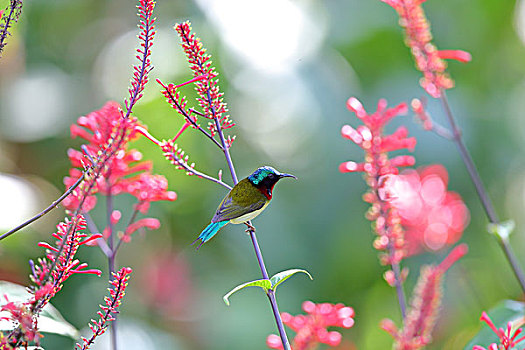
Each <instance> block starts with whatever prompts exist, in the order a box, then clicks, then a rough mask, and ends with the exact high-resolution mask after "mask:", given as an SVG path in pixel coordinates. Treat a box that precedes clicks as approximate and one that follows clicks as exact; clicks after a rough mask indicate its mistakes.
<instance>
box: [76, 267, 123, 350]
mask: <svg viewBox="0 0 525 350" xmlns="http://www.w3.org/2000/svg"><path fill="white" fill-rule="evenodd" d="M131 272H133V270H132V269H131V268H129V267H123V268H121V269H120V270H119V271H118V272H117V273H113V280H112V281H110V285H111V287H110V288H108V290H109V297H104V302H105V303H106V305H105V306H104V305H100V308H101V310H102V311H98V312H97V314H98V316H99V317H100V318H99V319H98V320H97V321H94V320H92V322H93V323H92V324H91V323H90V324H89V328H90V329H91V331H92V332H93V334H92V335H91V338H89V339H87V338H85V337H82V341H83V343H82V345H80V344H78V343H77V346H76V347H75V349H81V350H87V349H89V347H90V346H91V345H92V344H93V342H94V341H95V338H96V337H98V336H100V335H102V334H104V332H105V331H106V329H107V328H108V326H109V323H110V322H112V321H114V320H115V316H114V315H116V314H118V313H119V311H118V308H119V306H120V304H121V303H122V298H124V295H125V294H126V293H125V291H126V287H127V286H128V280H129V277H130V274H131Z"/></svg>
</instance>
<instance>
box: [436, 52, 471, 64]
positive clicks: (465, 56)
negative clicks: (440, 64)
mask: <svg viewBox="0 0 525 350" xmlns="http://www.w3.org/2000/svg"><path fill="white" fill-rule="evenodd" d="M438 56H439V58H441V59H444V60H456V61H459V62H462V63H468V62H470V61H472V55H471V54H470V53H468V52H467V51H463V50H439V51H438Z"/></svg>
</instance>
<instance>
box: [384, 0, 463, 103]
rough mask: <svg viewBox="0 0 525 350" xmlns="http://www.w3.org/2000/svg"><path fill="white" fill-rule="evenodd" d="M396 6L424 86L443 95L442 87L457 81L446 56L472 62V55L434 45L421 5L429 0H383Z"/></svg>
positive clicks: (430, 91)
mask: <svg viewBox="0 0 525 350" xmlns="http://www.w3.org/2000/svg"><path fill="white" fill-rule="evenodd" d="M381 1H383V2H385V3H387V4H388V5H390V6H392V7H393V8H394V9H395V10H396V11H397V13H398V14H399V17H400V21H399V24H400V25H401V27H403V28H404V30H405V43H406V45H407V46H408V47H409V48H410V49H411V51H412V55H413V56H414V60H415V63H416V68H417V69H418V70H419V71H421V73H423V78H422V79H421V81H420V84H421V86H422V87H423V88H424V89H425V90H426V91H427V93H428V94H429V95H430V96H432V97H435V98H438V97H440V96H441V89H450V88H452V87H454V81H453V80H452V79H451V78H450V77H449V75H448V73H447V72H446V69H447V63H446V62H445V61H444V60H443V59H454V60H457V61H460V62H469V61H470V60H471V59H472V57H471V55H470V54H469V53H468V52H465V51H462V50H443V51H439V50H438V49H437V48H436V47H435V46H434V44H432V34H431V33H430V24H429V23H428V21H427V18H426V17H425V12H424V11H423V7H422V6H421V4H422V3H423V2H425V0H381Z"/></svg>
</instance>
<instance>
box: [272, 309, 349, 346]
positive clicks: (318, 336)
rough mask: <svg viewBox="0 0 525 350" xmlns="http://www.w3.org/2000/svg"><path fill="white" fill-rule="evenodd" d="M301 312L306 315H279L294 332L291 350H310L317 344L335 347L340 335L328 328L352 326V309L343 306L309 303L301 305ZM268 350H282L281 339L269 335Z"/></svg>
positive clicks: (339, 340)
mask: <svg viewBox="0 0 525 350" xmlns="http://www.w3.org/2000/svg"><path fill="white" fill-rule="evenodd" d="M303 310H304V311H305V312H306V313H307V314H308V315H297V316H292V315H290V314H289V313H287V312H283V313H281V316H282V319H283V322H284V323H285V324H286V325H287V326H288V327H290V328H291V329H293V330H294V331H295V332H296V335H295V338H294V340H293V345H292V348H293V349H294V350H305V349H312V348H314V347H315V346H316V345H317V344H319V343H323V344H327V345H329V346H337V345H339V343H340V342H341V338H342V336H341V333H339V332H337V331H328V330H327V328H328V327H342V328H350V327H352V326H353V325H354V318H353V317H354V309H352V308H351V307H348V306H344V305H343V304H340V303H339V304H335V305H334V304H330V303H321V304H314V303H313V302H311V301H305V302H304V303H303ZM266 345H268V347H269V348H270V349H283V345H282V342H281V338H279V336H277V335H275V334H270V335H269V336H268V338H267V339H266Z"/></svg>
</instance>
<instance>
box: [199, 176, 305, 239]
mask: <svg viewBox="0 0 525 350" xmlns="http://www.w3.org/2000/svg"><path fill="white" fill-rule="evenodd" d="M285 177H290V178H294V179H297V177H296V176H295V175H292V174H286V173H280V172H279V171H277V170H275V169H274V168H272V167H271V166H262V167H260V168H257V170H255V171H254V172H253V173H252V174H251V175H249V176H248V177H246V178H244V179H242V180H241V181H239V182H238V183H237V184H236V185H235V186H233V188H232V189H231V190H230V192H229V193H228V194H227V195H226V197H224V199H223V200H222V202H221V203H220V204H219V207H218V208H217V210H216V211H215V215H214V216H213V218H212V219H211V223H210V224H209V225H208V226H207V227H206V228H205V229H204V230H202V232H201V233H200V235H199V237H198V238H197V239H196V240H195V241H193V243H192V245H193V244H195V242H197V241H199V240H200V241H201V243H200V244H199V246H198V247H197V249H199V248H200V247H201V246H202V245H203V244H204V243H206V242H208V241H209V240H210V239H211V238H212V237H213V236H215V235H216V234H217V232H218V231H219V230H220V229H221V228H222V227H224V226H225V225H227V224H228V223H232V224H242V223H245V224H246V225H248V227H249V229H251V230H255V229H254V227H253V226H251V225H250V224H249V221H250V220H252V219H254V218H255V217H256V216H257V215H259V214H260V213H261V212H262V211H263V210H264V209H266V207H267V206H268V204H269V203H270V200H271V199H272V195H273V187H274V186H275V184H276V183H277V182H278V181H279V180H280V179H283V178H285ZM247 231H248V230H247Z"/></svg>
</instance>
